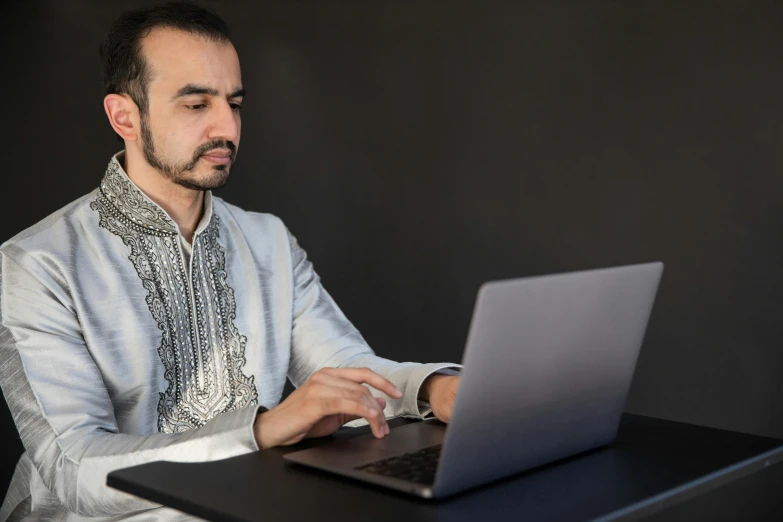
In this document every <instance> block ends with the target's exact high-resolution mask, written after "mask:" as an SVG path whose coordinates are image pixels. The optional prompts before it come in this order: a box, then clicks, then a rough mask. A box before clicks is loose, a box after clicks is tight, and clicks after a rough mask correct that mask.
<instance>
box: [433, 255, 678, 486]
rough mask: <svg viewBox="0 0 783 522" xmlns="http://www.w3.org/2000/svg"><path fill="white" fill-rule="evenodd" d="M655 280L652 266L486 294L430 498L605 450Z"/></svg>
mask: <svg viewBox="0 0 783 522" xmlns="http://www.w3.org/2000/svg"><path fill="white" fill-rule="evenodd" d="M662 272H663V264H662V263H660V262H656V263H647V264H640V265H630V266H621V267H615V268H604V269H597V270H587V271H581V272H571V273H566V274H557V275H548V276H540V277H529V278H519V279H509V280H503V281H492V282H488V283H485V284H484V285H482V287H481V288H480V290H479V293H478V297H477V299H476V306H475V307H474V310H473V318H472V320H471V325H470V331H469V334H468V340H467V345H466V348H465V353H464V356H463V361H462V363H463V365H464V366H465V368H464V369H463V372H462V377H461V379H460V390H459V393H458V394H457V399H456V401H455V404H454V411H453V413H452V419H451V422H450V424H449V428H448V430H447V432H446V438H445V440H444V443H443V448H442V452H441V458H440V463H439V466H438V472H437V475H436V479H435V484H434V487H433V492H434V495H435V496H436V497H442V496H445V495H449V494H451V493H455V492H457V491H461V490H464V489H467V488H470V487H473V486H476V485H479V484H484V483H486V482H490V481H492V480H495V479H499V478H501V477H505V476H508V475H511V474H513V473H518V472H520V471H524V470H527V469H530V468H533V467H536V466H540V465H543V464H546V463H549V462H552V461H554V460H558V459H562V458H565V457H568V456H571V455H573V454H575V453H578V452H581V451H586V450H588V449H591V448H595V447H597V446H601V445H604V444H608V443H609V442H611V441H612V440H613V439H614V437H615V435H616V433H617V428H618V426H619V422H620V416H621V414H622V411H623V407H624V404H625V400H626V397H627V394H628V390H629V388H630V384H631V379H632V377H633V373H634V368H635V366H636V360H637V358H638V354H639V350H640V347H641V344H642V339H643V338H644V333H645V331H646V328H647V323H648V320H649V317H650V312H651V310H652V306H653V302H654V300H655V295H656V293H657V289H658V283H659V281H660V278H661V274H662Z"/></svg>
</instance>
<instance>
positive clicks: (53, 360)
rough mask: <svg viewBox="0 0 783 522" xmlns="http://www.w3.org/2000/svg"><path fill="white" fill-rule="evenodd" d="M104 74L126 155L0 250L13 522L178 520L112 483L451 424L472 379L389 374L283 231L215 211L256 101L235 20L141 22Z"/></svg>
mask: <svg viewBox="0 0 783 522" xmlns="http://www.w3.org/2000/svg"><path fill="white" fill-rule="evenodd" d="M101 58H102V63H103V68H104V71H103V73H104V82H105V87H106V91H107V96H106V97H105V99H104V108H105V110H106V114H107V116H108V118H109V123H110V124H111V126H112V128H113V129H114V131H115V132H116V133H117V134H118V136H119V137H120V138H121V139H122V140H123V141H124V144H125V148H124V150H123V151H120V152H118V153H117V154H115V155H114V156H113V157H112V158H111V161H110V162H109V165H108V168H107V170H106V172H105V175H104V177H103V179H102V181H101V183H100V186H99V188H97V189H96V190H94V191H93V192H91V193H90V194H87V195H86V196H84V197H82V198H80V199H78V200H76V201H74V202H73V203H71V204H70V205H68V206H66V207H65V208H63V209H61V210H60V211H58V212H56V213H54V214H52V215H51V216H49V217H48V218H46V219H44V220H43V221H41V222H40V223H38V224H36V225H35V226H33V227H31V228H29V229H27V230H25V231H24V232H22V233H21V234H19V235H17V236H16V237H14V238H13V239H11V240H9V241H8V242H6V243H5V244H3V245H2V247H0V361H1V362H0V385H1V386H2V390H3V394H4V397H5V399H6V400H7V401H8V405H9V407H10V409H11V412H12V413H13V416H14V420H15V422H16V426H17V428H18V430H19V434H20V436H21V439H22V442H23V443H24V446H25V449H26V452H25V454H24V455H23V456H22V458H21V459H20V461H19V464H18V465H17V469H16V473H15V475H14V479H13V482H12V485H11V487H10V488H9V491H8V494H7V496H6V499H5V502H4V504H3V507H2V510H0V520H20V519H22V518H24V517H27V518H25V520H44V519H45V520H52V519H56V520H80V519H82V518H86V517H97V518H96V520H118V519H123V520H161V519H180V518H182V517H183V516H184V515H182V514H181V513H177V512H175V511H173V510H169V509H166V508H162V507H160V506H158V505H157V504H153V503H150V502H147V501H143V500H141V499H138V498H135V497H133V496H131V495H126V494H124V493H121V492H119V491H116V490H112V489H109V488H107V487H106V486H105V481H106V475H107V473H108V472H110V471H112V470H115V469H118V468H123V467H127V466H132V465H137V464H140V463H143V462H148V461H153V460H170V461H205V460H213V459H221V458H227V457H231V456H235V455H240V454H243V453H247V452H251V451H256V450H258V449H264V448H268V447H272V446H276V445H287V444H293V443H296V442H298V441H300V440H301V439H303V438H306V437H319V436H324V435H328V434H330V433H332V432H334V431H335V430H337V429H338V428H339V427H340V426H342V425H343V424H345V423H346V422H349V421H354V420H361V419H364V420H365V421H366V422H368V423H369V425H370V426H371V429H372V433H373V434H374V435H375V436H376V437H383V436H385V435H386V434H388V432H389V429H388V426H387V424H386V417H387V416H395V415H404V416H409V417H418V418H420V417H423V416H425V415H428V414H430V411H431V410H432V412H434V414H435V415H436V416H437V417H438V418H440V419H441V420H443V421H445V422H448V420H449V418H450V415H451V408H452V404H453V400H454V397H455V394H456V390H457V385H458V381H459V377H458V376H457V375H458V371H457V370H458V369H459V365H455V364H446V363H444V364H417V363H396V362H392V361H389V360H387V359H383V358H380V357H377V356H375V354H374V353H373V352H372V350H371V349H370V348H369V347H368V346H367V344H366V343H365V341H364V339H363V338H362V337H361V335H360V334H359V332H358V331H357V330H356V329H355V328H354V327H353V326H352V325H351V323H350V322H349V321H348V320H347V319H346V317H345V316H344V315H343V314H342V312H341V311H340V309H339V308H338V307H337V305H336V304H335V303H334V301H333V300H332V298H331V297H330V296H329V294H328V293H327V292H326V291H325V290H324V288H323V287H322V286H321V283H320V281H319V278H318V275H317V274H316V273H315V272H314V270H313V266H312V264H311V263H310V261H308V259H307V257H306V254H305V252H304V251H303V250H302V248H300V247H299V245H298V244H297V241H296V239H295V238H294V236H292V235H291V234H290V232H289V231H288V230H287V229H286V227H285V226H284V225H283V223H282V222H281V221H280V219H278V218H277V217H275V216H272V215H270V214H260V213H255V212H246V211H244V210H241V209H239V208H237V207H235V206H233V205H230V204H228V203H226V202H225V201H223V200H222V199H220V198H217V197H214V196H212V194H211V190H212V189H216V188H219V187H221V186H223V185H224V184H225V183H226V181H227V179H228V176H229V173H230V171H231V168H232V166H233V164H234V161H235V160H236V155H237V151H238V148H239V139H240V130H241V117H240V110H241V105H242V102H243V98H244V89H243V88H242V80H241V74H240V68H239V59H238V57H237V54H236V52H235V50H234V47H233V45H232V44H231V42H230V41H229V40H228V36H227V30H226V27H225V24H224V22H223V21H222V20H220V19H219V18H218V17H217V16H215V15H214V14H212V13H210V12H208V11H205V10H203V9H201V8H199V7H197V6H194V5H190V4H185V3H173V4H167V5H166V6H162V7H155V8H149V9H144V10H137V11H134V12H130V13H126V14H125V15H123V16H122V17H120V19H118V20H117V21H116V22H115V23H114V25H113V26H112V28H111V30H110V31H109V32H108V33H107V35H106V37H105V40H104V42H103V44H102V46H101ZM286 377H288V378H290V379H291V381H292V382H293V383H294V384H295V385H296V386H297V389H296V390H295V391H294V392H293V393H292V394H291V395H290V396H289V397H288V398H287V399H286V400H284V401H283V402H280V399H281V396H282V392H283V386H284V384H285V381H286ZM259 494H260V495H263V494H264V492H263V491H259Z"/></svg>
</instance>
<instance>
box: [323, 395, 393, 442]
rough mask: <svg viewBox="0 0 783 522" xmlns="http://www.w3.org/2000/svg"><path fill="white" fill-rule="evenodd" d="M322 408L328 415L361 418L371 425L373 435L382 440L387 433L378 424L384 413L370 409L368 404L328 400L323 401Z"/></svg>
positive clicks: (354, 401) (342, 399)
mask: <svg viewBox="0 0 783 522" xmlns="http://www.w3.org/2000/svg"><path fill="white" fill-rule="evenodd" d="M322 408H323V410H324V413H325V415H324V416H326V415H335V414H340V413H342V414H345V415H352V416H356V417H357V418H359V417H361V418H363V419H365V420H367V422H368V423H369V424H370V428H371V429H372V432H373V435H375V436H376V437H378V438H382V437H383V436H384V434H385V432H384V431H383V430H382V429H381V427H380V425H379V424H378V417H379V416H381V417H383V413H382V412H380V411H379V410H378V408H377V407H375V408H370V407H369V406H367V404H365V403H363V402H360V401H356V400H353V399H347V398H328V399H324V400H323V401H322Z"/></svg>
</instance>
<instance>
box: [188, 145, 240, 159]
mask: <svg viewBox="0 0 783 522" xmlns="http://www.w3.org/2000/svg"><path fill="white" fill-rule="evenodd" d="M225 149H228V150H229V151H230V154H231V160H233V159H234V157H235V156H236V152H237V147H236V145H234V143H233V142H230V141H214V142H211V143H205V144H203V145H201V146H200V147H199V148H197V149H196V152H195V154H194V155H193V159H194V161H195V160H197V159H198V158H200V157H201V156H203V155H204V154H207V153H209V152H212V151H213V150H225Z"/></svg>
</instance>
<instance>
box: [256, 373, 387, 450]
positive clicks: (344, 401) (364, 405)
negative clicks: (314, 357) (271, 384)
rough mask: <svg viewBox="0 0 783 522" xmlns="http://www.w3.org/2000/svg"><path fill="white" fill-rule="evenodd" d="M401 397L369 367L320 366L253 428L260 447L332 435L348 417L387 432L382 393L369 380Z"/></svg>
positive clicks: (378, 434) (379, 434) (382, 433)
mask: <svg viewBox="0 0 783 522" xmlns="http://www.w3.org/2000/svg"><path fill="white" fill-rule="evenodd" d="M365 383H366V384H369V385H370V386H372V387H373V388H375V389H377V390H380V391H382V392H384V393H385V394H387V395H389V396H390V397H394V398H395V399H399V398H401V397H402V392H401V391H400V390H398V389H397V388H396V387H395V386H394V385H393V384H392V383H391V382H389V381H388V380H387V379H385V378H383V377H381V376H380V375H378V374H377V373H375V372H374V371H372V370H370V369H369V368H322V369H320V370H318V371H317V372H315V373H314V374H313V375H312V376H311V377H310V378H309V379H308V380H307V382H305V383H304V384H303V385H302V386H300V387H299V388H297V389H296V390H295V391H294V392H293V393H291V395H289V396H288V397H287V398H286V400H284V401H283V402H281V403H280V404H278V405H277V406H276V407H274V408H272V409H271V410H268V411H265V412H264V413H262V414H261V415H258V416H257V417H256V422H255V424H254V425H253V433H254V435H255V437H256V443H257V444H258V447H259V448H260V449H266V448H271V447H273V446H288V445H291V444H296V443H297V442H299V441H300V440H302V439H304V438H310V437H324V436H326V435H331V434H332V433H334V432H335V431H337V430H338V429H340V426H342V425H343V424H345V423H346V422H350V421H352V420H356V419H361V418H364V419H367V422H369V423H370V427H371V428H372V432H373V435H375V436H376V437H378V438H382V437H384V436H386V435H388V434H389V426H388V425H387V424H386V416H385V415H384V414H383V410H384V408H386V399H384V398H382V397H375V396H373V395H372V393H370V390H369V388H367V386H363V384H365Z"/></svg>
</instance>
